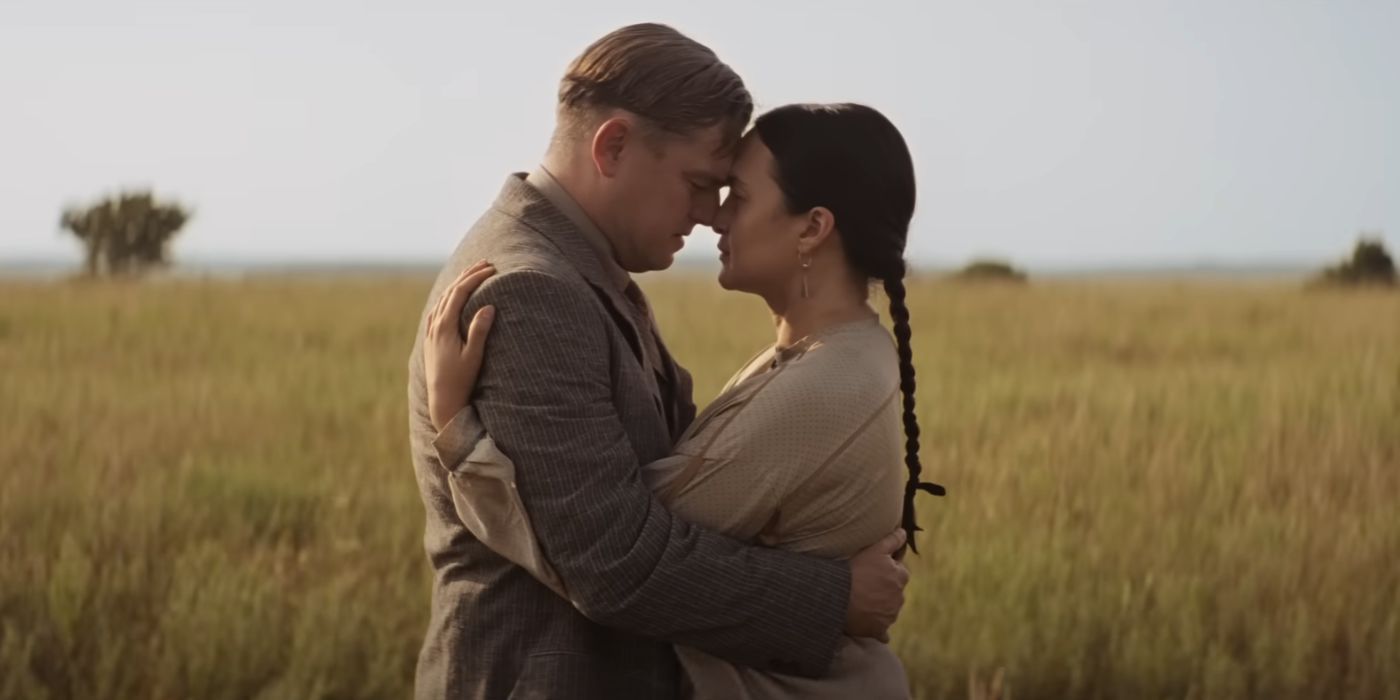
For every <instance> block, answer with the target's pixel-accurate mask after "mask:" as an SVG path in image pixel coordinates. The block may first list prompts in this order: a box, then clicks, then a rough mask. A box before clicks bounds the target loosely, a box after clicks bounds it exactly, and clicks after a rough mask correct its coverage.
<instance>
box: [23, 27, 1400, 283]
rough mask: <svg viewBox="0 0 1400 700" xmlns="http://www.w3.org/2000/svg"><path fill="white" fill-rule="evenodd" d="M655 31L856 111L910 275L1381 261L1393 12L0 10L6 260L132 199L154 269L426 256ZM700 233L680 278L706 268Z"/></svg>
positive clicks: (1397, 68) (63, 243) (62, 250)
mask: <svg viewBox="0 0 1400 700" xmlns="http://www.w3.org/2000/svg"><path fill="white" fill-rule="evenodd" d="M638 21H660V22H665V23H668V24H671V25H673V26H675V27H676V28H678V29H680V30H681V31H683V32H686V33H687V34H689V35H690V36H692V37H693V38H695V39H697V40H699V41H701V42H703V43H705V44H707V45H709V46H710V47H712V48H713V49H715V51H716V52H717V53H718V54H719V55H720V57H721V58H723V59H724V60H725V61H726V62H728V63H729V64H730V65H731V66H733V67H734V68H735V69H736V70H738V71H739V73H740V74H741V75H742V76H743V77H744V79H745V81H746V82H747V83H748V85H749V88H750V90H751V91H752V92H753V93H754V95H755V97H756V99H757V101H758V103H759V110H760V111H761V110H763V109H765V108H771V107H774V106H777V105H780V104H785V103H788V102H797V101H804V102H805V101H856V102H864V103H866V104H869V105H872V106H874V107H876V108H878V109H880V110H882V111H883V112H885V113H886V114H887V115H888V116H889V117H890V118H891V119H892V120H893V121H894V122H895V124H896V125H897V126H899V128H900V129H901V130H902V131H903V133H904V135H905V138H906V140H907V141H908V142H909V144H910V147H911V149H912V150H913V152H914V159H915V163H916V166H917V169H918V177H919V209H918V214H917V216H916V218H915V221H914V227H913V230H912V233H911V242H910V251H909V253H910V257H912V258H914V259H916V260H920V261H930V260H933V261H948V262H958V261H962V260H966V259H968V258H970V257H972V256H977V255H999V256H1006V257H1009V258H1011V259H1013V260H1016V261H1018V262H1022V263H1026V264H1032V265H1035V264H1092V263H1096V262H1097V263H1102V262H1124V261H1131V262H1147V263H1151V262H1173V261H1201V260H1230V261H1246V262H1247V261H1251V260H1258V259H1265V260H1279V259H1288V260H1298V259H1303V260H1308V259H1318V260H1325V259H1332V258H1336V257H1339V256H1341V255H1342V254H1344V253H1345V252H1346V251H1347V250H1348V249H1349V248H1350V246H1351V243H1352V242H1353V241H1354V240H1355V238H1356V236H1357V233H1358V231H1360V230H1363V229H1372V230H1374V229H1381V230H1384V231H1385V232H1386V234H1387V239H1388V241H1389V243H1390V244H1391V246H1392V248H1394V247H1395V246H1396V244H1397V243H1400V2H1396V1H1394V0H1387V1H1377V2H1363V1H1351V0H1329V1H1326V2H1324V1H1322V0H1318V1H1311V2H1303V1H1289V0H1272V1H1267V0H1261V1H1253V0H1207V1H1200V2H1193V1H1189V0H1174V1H1170V2H1168V1H1151V2H1148V1H1129V0H1116V1H1113V0H1103V1H1092V2H1090V1H1084V2H1047V1H1046V0H1021V1H1016V2H1009V1H1007V2H1002V1H989V0H960V1H958V2H940V1H938V0H926V1H923V2H902V3H882V2H861V3H853V2H849V1H847V2H830V3H828V2H753V1H751V2H707V3H706V2H687V3H674V4H667V3H661V2H553V3H551V2H540V1H531V2H518V3H511V2H466V1H464V0H458V1H457V2H445V1H441V2H440V1H436V0H412V1H398V2H375V3H362V2H347V1H336V2H329V1H319V0H299V1H297V2H291V1H287V0H279V1H277V2H271V1H264V0H239V1H238V2H212V1H211V2H202V1H190V0H185V1H183V2H152V1H148V0H125V1H113V0H105V1H97V0H90V1H88V0H83V1H78V0H74V1H63V0H0V261H3V260H5V259H10V258H15V257H68V258H71V259H73V260H74V261H76V260H77V259H78V258H79V249H78V246H77V243H76V241H74V240H72V239H70V238H69V237H68V236H66V234H65V235H60V233H59V232H58V228H57V220H58V216H59V212H60V210H61V208H62V206H63V205H64V204H65V203H68V202H74V201H77V202H86V201H90V200H92V199H94V198H95V197H96V196H98V195H101V194H104V193H109V192H112V191H115V190H117V189H120V188H123V187H139V186H150V187H154V188H155V191H156V193H157V195H164V196H169V197H173V198H176V199H178V200H180V201H182V202H185V203H187V204H189V205H191V206H192V207H193V208H194V209H195V211H196V214H195V218H194V219H193V220H192V221H191V223H190V225H189V226H188V228H187V229H186V231H185V232H184V234H183V235H182V237H181V239H180V240H179V242H178V243H177V244H176V246H175V249H174V251H175V256H176V258H177V260H178V259H180V258H186V259H189V258H199V259H204V260H209V259H215V260H217V259H222V258H237V259H241V260H247V259H256V260H266V261H283V260H297V261H309V260H327V261H334V260H360V261H386V262H388V261H409V260H413V261H431V260H435V259H441V258H443V257H444V256H446V254H447V253H448V252H449V251H450V250H451V249H452V247H453V246H454V245H455V243H456V241H457V240H458V238H459V237H460V236H461V235H462V233H464V232H465V231H466V229H467V228H468V227H469V226H470V224H471V223H472V221H473V220H475V219H476V217H477V216H478V215H479V214H480V213H481V211H482V210H483V209H484V208H485V207H486V206H487V205H488V204H489V203H490V201H491V200H492V198H493V197H494V196H495V194H496V193H497V191H498V190H499V188H500V185H501V183H502V182H503V181H504V179H505V176H506V175H507V174H508V173H510V172H512V171H518V170H526V169H529V168H531V167H532V166H534V165H535V164H536V163H537V162H538V159H539V157H540V155H541V153H542V152H543V148H544V145H545V143H546V140H547V137H548V134H549V131H550V127H551V124H552V119H553V104H554V95H555V89H556V86H557V83H558V79H559V77H560V75H561V74H562V71H563V69H564V67H565V65H566V64H567V63H568V62H569V60H570V59H571V58H572V57H573V56H574V55H576V54H577V53H578V52H579V51H580V50H582V49H583V48H584V47H585V46H586V45H587V44H588V43H590V42H591V41H592V40H593V39H595V38H597V37H598V36H601V35H602V34H604V33H606V32H607V31H609V30H611V29H613V28H615V27H618V26H621V25H623V24H628V23H631V22H638ZM714 254H715V253H714V243H713V238H712V234H710V232H709V231H708V230H707V229H703V228H697V230H696V232H695V235H693V236H692V237H691V239H690V244H689V245H688V246H687V250H686V252H685V253H683V257H684V258H689V259H691V260H707V259H711V258H713V257H714Z"/></svg>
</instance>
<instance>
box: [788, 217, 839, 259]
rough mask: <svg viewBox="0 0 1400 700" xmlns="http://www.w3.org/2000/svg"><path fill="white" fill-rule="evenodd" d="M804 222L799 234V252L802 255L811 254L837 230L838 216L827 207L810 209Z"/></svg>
mask: <svg viewBox="0 0 1400 700" xmlns="http://www.w3.org/2000/svg"><path fill="white" fill-rule="evenodd" d="M804 223H805V225H804V226H803V229H802V233H800V234H798V236H797V252H798V253H799V254H801V255H811V254H812V252H813V251H815V250H816V249H817V248H820V247H821V245H822V244H823V243H825V242H826V239H827V238H830V237H831V234H832V233H834V232H835V231H836V217H835V216H834V215H832V213H831V210H830V209H827V208H826V207H813V208H812V209H809V210H808V211H807V214H806V216H805V218H804Z"/></svg>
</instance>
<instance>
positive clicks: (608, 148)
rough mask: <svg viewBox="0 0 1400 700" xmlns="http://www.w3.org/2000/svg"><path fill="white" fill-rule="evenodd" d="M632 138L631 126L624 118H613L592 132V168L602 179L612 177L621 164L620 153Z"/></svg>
mask: <svg viewBox="0 0 1400 700" xmlns="http://www.w3.org/2000/svg"><path fill="white" fill-rule="evenodd" d="M631 138H632V124H631V122H629V121H628V120H627V119H626V118H624V117H613V118H612V119H609V120H607V121H605V122H603V123H602V124H600V125H599V126H598V130H597V131H595V132H593V167H595V168H597V169H598V174H599V175H602V176H603V177H614V176H616V175H617V172H618V168H619V167H620V163H621V162H622V152H623V150H625V149H626V147H627V142H628V140H629V139H631Z"/></svg>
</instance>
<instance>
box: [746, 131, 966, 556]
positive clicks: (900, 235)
mask: <svg viewBox="0 0 1400 700" xmlns="http://www.w3.org/2000/svg"><path fill="white" fill-rule="evenodd" d="M754 130H755V131H756V132H757V133H758V137H759V138H760V139H761V140H762V141H763V144H764V145H765V146H767V147H768V150H769V151H771V152H772V153H773V160H774V172H773V177H774V179H775V180H777V182H778V187H779V188H781V189H782V192H783V198H784V200H785V201H786V204H787V208H788V211H790V212H791V213H793V214H801V213H803V212H806V211H809V210H811V209H812V208H814V207H825V208H827V209H829V210H830V211H831V213H832V216H833V217H834V218H835V221H836V227H837V228H838V229H839V230H840V236H839V237H840V239H841V247H842V250H843V251H844V252H845V254H846V259H847V260H848V261H849V262H850V264H851V265H852V266H853V267H854V268H855V269H856V270H857V271H858V272H860V273H861V274H864V275H865V276H866V277H868V278H870V279H874V280H880V281H881V282H882V283H883V284H884V287H885V294H886V296H888V297H889V300H890V317H891V318H892V319H893V321H894V337H895V340H896V342H897V346H898V351H899V380H900V381H899V386H900V391H901V392H902V393H903V394H904V436H905V444H904V463H905V465H906V466H907V467H908V468H909V481H908V482H907V483H906V484H905V488H904V515H903V526H904V530H905V531H906V532H907V533H908V534H909V548H910V549H911V550H913V551H915V552H917V551H919V550H918V548H917V547H916V546H915V544H914V533H915V532H917V531H918V530H919V529H920V528H919V526H918V524H917V523H916V522H915V519H914V494H915V493H917V492H918V491H921V490H922V491H927V492H929V493H932V494H934V495H939V496H941V495H943V492H944V491H943V487H942V486H939V485H937V484H932V483H928V482H924V481H920V479H919V472H920V471H921V469H922V465H921V464H920V462H919V422H918V420H917V418H916V417H915V415H914V361H913V351H912V350H911V349H910V345H909V338H910V332H909V308H908V307H907V306H906V305H905V300H904V296H905V290H904V275H905V271H906V269H907V268H906V265H905V262H904V244H905V241H906V240H907V239H908V237H909V220H910V218H912V217H913V215H914V163H913V161H912V160H911V159H910V157H909V149H908V147H907V146H905V144H904V137H903V136H900V134H899V130H898V129H896V128H895V126H894V124H891V123H890V120H888V119H886V118H885V116H884V115H883V114H880V113H879V112H877V111H875V110H874V109H871V108H870V107H866V106H864V105H858V104H833V105H808V104H798V105H787V106H785V107H779V108H777V109H775V110H773V111H771V112H768V113H766V114H764V115H763V116H760V117H759V118H758V120H757V121H756V122H755V124H754Z"/></svg>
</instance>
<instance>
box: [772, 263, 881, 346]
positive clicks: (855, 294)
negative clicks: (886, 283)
mask: <svg viewBox="0 0 1400 700" xmlns="http://www.w3.org/2000/svg"><path fill="white" fill-rule="evenodd" d="M795 296H796V298H794V299H791V300H789V301H788V302H787V303H785V304H783V305H782V306H781V307H776V306H775V305H773V304H770V305H769V308H772V309H773V323H774V327H775V330H776V331H777V341H776V344H777V347H779V348H787V347H791V346H792V345H793V344H794V343H796V342H798V341H799V340H802V339H803V338H806V337H807V336H810V335H814V334H817V333H821V332H822V331H825V330H826V329H828V328H832V327H834V326H839V325H841V324H843V323H849V322H851V321H857V320H860V319H864V318H873V317H874V316H875V315H876V314H875V311H874V310H873V309H871V308H870V305H869V304H868V303H866V297H867V295H866V290H865V286H864V284H863V283H856V282H854V281H853V280H852V281H849V282H847V283H846V284H839V285H838V284H823V285H821V286H819V287H817V288H816V289H814V290H813V293H812V294H811V296H810V297H809V298H806V299H803V298H801V296H800V294H799V295H795Z"/></svg>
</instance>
